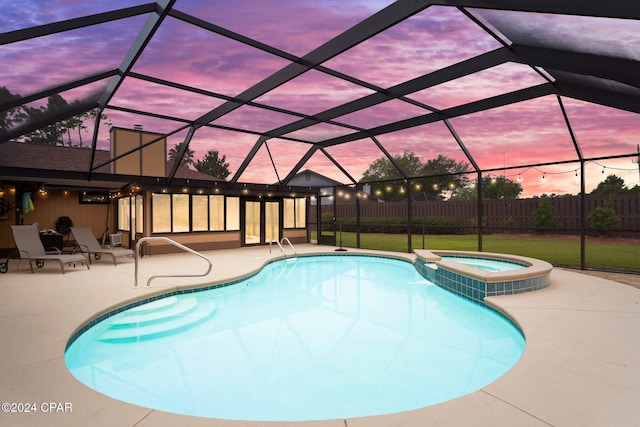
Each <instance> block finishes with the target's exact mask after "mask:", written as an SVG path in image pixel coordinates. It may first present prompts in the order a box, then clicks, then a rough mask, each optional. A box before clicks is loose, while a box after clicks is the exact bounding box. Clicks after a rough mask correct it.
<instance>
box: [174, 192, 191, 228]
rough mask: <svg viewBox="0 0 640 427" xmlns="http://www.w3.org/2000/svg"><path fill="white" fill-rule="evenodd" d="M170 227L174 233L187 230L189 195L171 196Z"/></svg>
mask: <svg viewBox="0 0 640 427" xmlns="http://www.w3.org/2000/svg"><path fill="white" fill-rule="evenodd" d="M171 210H172V214H173V215H172V216H171V226H172V230H171V231H173V232H174V233H184V232H188V231H190V230H189V213H190V209H189V195H188V194H172V195H171Z"/></svg>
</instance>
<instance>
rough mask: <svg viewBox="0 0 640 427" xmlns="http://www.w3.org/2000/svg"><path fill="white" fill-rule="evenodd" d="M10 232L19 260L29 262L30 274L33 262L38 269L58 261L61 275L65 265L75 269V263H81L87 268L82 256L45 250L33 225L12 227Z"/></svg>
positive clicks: (50, 249)
mask: <svg viewBox="0 0 640 427" xmlns="http://www.w3.org/2000/svg"><path fill="white" fill-rule="evenodd" d="M11 232H12V233H13V240H14V241H15V242H16V246H17V247H18V252H19V254H20V259H21V260H23V259H28V260H29V267H30V268H31V272H32V273H33V262H34V261H35V263H36V266H37V267H38V268H39V267H42V266H43V265H44V262H45V261H58V262H59V263H60V268H61V269H62V273H63V274H64V273H65V271H64V266H65V265H71V264H73V266H74V267H75V265H76V263H78V262H81V263H83V264H86V266H87V269H88V268H89V262H88V261H87V259H86V258H85V257H84V255H83V254H63V253H62V252H61V251H60V249H58V248H49V250H45V248H44V246H43V244H42V241H40V235H39V234H38V228H37V227H36V226H34V225H12V226H11Z"/></svg>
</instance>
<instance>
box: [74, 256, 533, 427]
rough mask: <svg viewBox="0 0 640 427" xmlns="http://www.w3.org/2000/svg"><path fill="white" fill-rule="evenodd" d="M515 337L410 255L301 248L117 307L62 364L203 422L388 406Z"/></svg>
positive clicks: (417, 395) (444, 396) (476, 363)
mask: <svg viewBox="0 0 640 427" xmlns="http://www.w3.org/2000/svg"><path fill="white" fill-rule="evenodd" d="M524 345H525V342H524V339H523V337H522V335H521V333H520V332H519V330H518V329H516V328H515V327H514V326H513V324H511V323H510V322H508V321H507V320H505V318H504V317H502V316H500V315H498V314H497V313H495V312H493V311H491V310H489V309H487V308H485V307H483V306H481V305H479V304H474V303H471V302H469V301H467V300H465V299H463V298H461V297H458V296H456V295H454V294H452V293H449V292H448V291H445V290H443V289H441V288H439V287H438V286H435V285H434V284H432V283H431V282H428V281H426V280H425V279H424V278H423V277H422V276H421V275H420V274H418V273H417V271H416V269H415V268H414V266H413V265H412V264H410V263H408V262H405V261H401V260H395V259H388V258H381V257H369V256H354V255H351V256H344V255H335V256H315V257H300V258H295V259H290V260H286V261H278V262H274V263H271V264H268V265H267V266H265V268H263V270H262V271H261V272H260V273H259V274H257V275H255V276H253V277H251V278H249V279H247V280H244V281H241V282H239V283H237V284H234V285H231V286H226V287H221V288H216V289H211V290H207V291H201V292H196V293H187V294H180V295H172V296H169V297H168V298H164V299H161V300H156V301H153V302H151V303H147V304H144V305H140V306H137V307H135V308H134V309H131V310H127V311H124V312H120V313H118V314H115V315H113V316H111V317H109V318H107V319H106V320H104V321H102V322H100V323H98V324H97V325H95V326H94V327H92V328H90V329H88V330H87V331H86V332H85V333H83V334H81V335H80V336H79V337H78V338H77V339H76V340H75V341H73V342H72V343H71V344H70V346H69V347H68V349H67V351H66V354H65V359H66V363H67V367H68V369H69V370H70V371H71V373H72V374H73V375H74V376H75V377H76V378H77V379H78V380H80V381H81V382H83V383H84V384H86V385H87V386H89V387H91V388H93V389H95V390H97V391H99V392H101V393H103V394H105V395H107V396H110V397H113V398H115V399H120V400H123V401H125V402H130V403H133V404H136V405H141V406H146V407H150V408H155V409H159V410H163V411H168V412H174V413H178V414H188V415H197V416H203V417H212V418H223V419H236V420H262V421H302V420H322V419H335V418H349V417H360V416H369V415H380V414H386V413H395V412H400V411H406V410H411V409H417V408H421V407H424V406H428V405H433V404H436V403H439V402H443V401H446V400H449V399H453V398H456V397H459V396H462V395H465V394H468V393H471V392H473V391H475V390H478V389H480V388H482V387H483V386H485V385H487V384H489V383H491V382H493V381H494V380H495V379H496V378H498V377H500V376H501V375H503V374H504V373H505V372H507V371H508V370H509V369H510V368H511V367H512V366H513V365H514V364H515V363H516V362H517V361H518V359H519V358H520V356H521V354H522V351H523V350H524Z"/></svg>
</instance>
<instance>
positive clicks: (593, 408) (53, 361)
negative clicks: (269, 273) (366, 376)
mask: <svg viewBox="0 0 640 427" xmlns="http://www.w3.org/2000/svg"><path fill="white" fill-rule="evenodd" d="M296 248H297V249H298V251H299V252H301V253H330V252H333V251H334V250H335V248H334V247H321V246H316V245H301V246H300V247H298V246H297V247H296ZM349 252H353V253H355V252H363V253H371V254H384V255H391V256H394V257H400V258H403V259H407V260H410V261H411V260H412V259H415V255H412V254H399V253H385V252H378V251H356V250H352V249H349ZM206 254H207V256H210V257H211V259H212V260H214V271H213V272H212V273H211V275H210V277H208V278H207V279H212V280H230V279H232V278H234V277H236V278H237V277H239V276H242V275H244V274H242V272H246V271H253V270H259V269H260V268H261V267H260V266H261V265H263V264H264V263H265V262H267V261H269V260H272V259H276V258H280V257H281V256H280V255H279V254H268V249H266V248H264V247H262V248H243V249H238V250H232V251H225V252H224V253H223V252H222V251H218V252H215V251H212V252H207V253H206ZM189 262H191V261H189V260H188V258H187V257H185V256H178V255H166V256H164V255H162V256H161V255H158V256H152V257H150V258H149V259H147V258H145V260H144V262H143V263H142V264H143V266H144V267H143V274H146V275H151V273H152V272H153V271H154V270H155V269H158V268H162V267H165V266H168V267H173V266H176V268H177V266H183V265H185V264H188V263H189ZM194 265H196V264H195V263H194ZM196 268H197V267H196ZM132 269H133V263H132V262H130V263H129V262H126V261H124V262H123V263H119V264H118V266H115V267H114V266H113V265H112V264H110V263H106V262H105V263H102V262H99V263H94V264H93V265H92V268H91V270H87V271H82V270H80V269H71V270H70V271H69V272H67V274H65V275H64V276H63V275H61V274H60V273H59V269H58V270H57V271H56V270H55V269H53V268H52V269H49V268H48V267H45V268H44V269H43V271H37V272H36V273H35V274H30V273H28V270H26V271H25V270H24V266H23V271H19V272H15V271H13V269H12V271H10V272H9V273H7V274H6V275H2V276H1V277H0V339H1V340H2V342H3V344H4V345H3V355H2V357H1V358H0V397H1V398H2V400H3V402H12V401H13V402H31V401H33V402H37V403H39V404H40V403H41V402H52V401H60V402H67V401H68V402H71V403H72V404H73V411H72V412H71V413H59V414H58V413H56V414H52V413H44V412H42V411H39V412H37V413H21V414H13V413H9V414H6V413H0V425H3V424H11V425H26V424H28V425H35V426H39V425H42V426H56V425H97V426H100V425H105V426H107V425H109V426H111V425H122V426H140V427H146V426H164V425H167V426H169V425H176V424H178V425H183V426H205V425H211V424H212V423H215V425H216V426H223V427H226V426H229V427H240V426H276V425H287V426H290V425H293V424H292V423H273V422H265V423H256V422H243V421H227V420H215V421H212V420H211V419H204V418H198V417H189V416H181V415H176V414H169V413H166V412H162V411H156V410H152V409H149V408H143V407H138V406H135V405H130V404H126V403H123V402H120V401H116V400H113V399H110V398H108V397H105V396H103V395H101V394H99V393H97V392H95V391H93V390H90V389H88V388H87V387H85V386H84V385H82V384H80V383H79V382H78V381H77V380H75V378H74V377H73V376H72V375H71V374H70V373H69V372H68V370H66V367H65V366H64V357H63V356H64V348H65V346H66V343H67V341H68V339H69V337H70V336H71V334H72V333H73V331H74V330H75V329H76V328H78V326H79V325H80V324H82V323H83V321H86V320H87V319H90V318H91V317H92V316H94V315H95V314H96V313H98V312H99V311H101V310H103V311H105V310H107V308H106V307H114V306H117V305H122V304H123V303H124V302H126V301H130V300H133V299H136V298H140V297H148V296H151V295H153V294H157V293H163V292H167V291H171V290H174V289H178V288H179V287H189V286H191V287H193V286H195V284H196V283H195V282H194V281H189V280H188V279H182V280H181V281H180V283H178V284H177V285H176V284H170V283H167V282H166V281H158V283H157V285H156V284H155V282H154V288H151V289H132V287H131V286H130V285H129V284H128V283H131V282H132V274H131V270H132ZM550 278H551V284H550V286H549V287H548V288H545V289H541V290H538V291H534V292H529V293H525V294H517V295H509V296H500V297H489V298H487V303H488V304H490V305H493V306H495V307H496V308H498V309H499V310H500V311H501V312H503V313H505V314H506V315H507V316H508V317H510V318H512V319H514V320H515V321H516V322H517V323H518V324H519V325H520V327H521V329H522V331H523V333H524V335H525V337H526V339H527V347H526V348H525V352H524V353H523V356H522V358H521V360H520V361H519V362H518V363H517V364H516V366H514V368H513V369H512V370H510V371H509V372H508V373H507V374H506V375H504V376H503V377H501V378H499V379H498V380H497V381H495V382H493V383H491V384H489V385H487V386H486V387H483V388H482V389H481V390H478V391H476V392H474V393H471V394H469V395H466V396H463V397H460V398H458V399H454V400H451V401H447V402H443V403H441V404H438V405H433V406H430V407H426V408H421V409H418V410H414V411H409V412H403V413H398V414H389V415H382V416H376V417H363V418H353V419H347V420H324V421H311V422H303V423H294V424H295V425H304V426H314V427H315V426H318V427H334V426H336V427H337V426H341V427H344V426H345V425H346V426H349V427H358V426H369V427H377V426H381V427H382V426H397V425H403V426H416V427H417V426H424V425H425V424H432V425H436V424H438V425H497V426H501V425H504V426H511V425H524V426H526V425H531V426H548V425H587V426H588V425H628V424H631V423H632V422H633V420H635V419H636V418H637V409H636V404H637V401H638V400H639V399H640V366H639V364H640V357H638V355H639V354H640V347H639V344H638V340H637V331H638V330H640V290H638V289H635V288H632V287H629V286H625V285H621V284H618V283H615V282H611V281H608V280H605V279H601V278H597V277H591V276H586V275H584V274H580V273H577V272H573V271H566V270H562V269H553V270H552V271H551V273H550ZM200 281H201V279H200ZM614 350H615V351H614Z"/></svg>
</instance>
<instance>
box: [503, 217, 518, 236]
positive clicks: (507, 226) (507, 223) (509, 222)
mask: <svg viewBox="0 0 640 427" xmlns="http://www.w3.org/2000/svg"><path fill="white" fill-rule="evenodd" d="M515 226H516V220H515V218H513V217H512V216H510V217H508V218H504V219H503V220H502V221H500V227H502V228H504V232H505V233H508V232H509V231H511V229H513V228H514V227H515Z"/></svg>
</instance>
